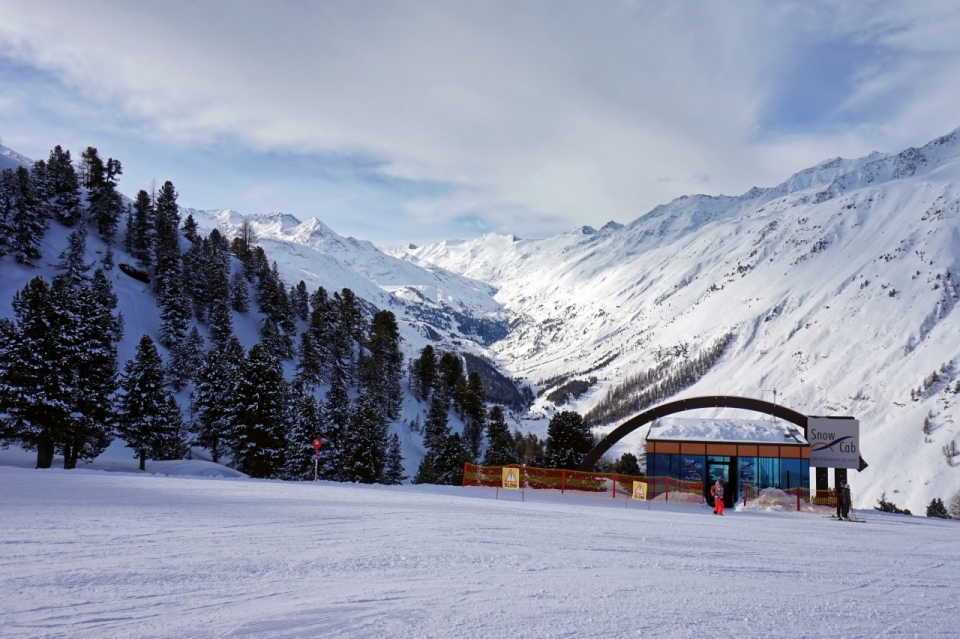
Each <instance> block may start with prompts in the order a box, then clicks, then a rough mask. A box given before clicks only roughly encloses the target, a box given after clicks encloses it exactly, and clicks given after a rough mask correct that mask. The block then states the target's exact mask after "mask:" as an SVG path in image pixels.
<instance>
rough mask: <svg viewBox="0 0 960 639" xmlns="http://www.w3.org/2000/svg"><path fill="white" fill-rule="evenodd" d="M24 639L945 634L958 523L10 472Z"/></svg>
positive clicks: (0, 494) (951, 621)
mask: <svg viewBox="0 0 960 639" xmlns="http://www.w3.org/2000/svg"><path fill="white" fill-rule="evenodd" d="M0 484H2V485H3V487H4V489H3V490H2V491H0V512H2V513H3V517H2V519H0V548H3V552H2V553H0V628H2V632H0V634H2V636H3V637H5V638H7V639H19V638H24V639H26V638H33V637H50V638H55V637H64V638H66V637H69V638H70V639H77V638H85V637H91V638H92V637H96V638H97V639H106V638H112V637H117V638H123V639H128V638H130V637H183V638H188V637H198V638H200V637H221V638H226V637H257V638H283V637H290V638H292V637H344V638H347V637H357V638H361V637H362V638H364V639H371V638H377V637H384V638H393V637H435V638H448V637H451V638H456V637H463V638H471V637H482V638H484V639H496V638H500V637H503V638H504V639H507V638H509V639H523V638H526V637H536V638H541V637H877V636H890V637H897V636H921V637H955V636H956V614H955V613H956V609H957V572H958V569H960V546H958V545H957V543H956V539H957V532H958V530H960V523H958V522H954V521H945V520H935V519H922V518H912V517H906V516H900V515H886V514H880V513H877V512H875V511H870V512H864V513H862V515H863V516H864V518H865V519H866V520H867V523H864V524H853V523H846V522H835V521H830V520H829V519H828V518H826V517H824V516H820V515H810V514H797V513H770V512H764V513H738V512H731V511H730V510H728V511H727V513H726V514H725V516H724V517H716V516H714V515H713V514H712V513H711V511H710V509H709V508H706V507H701V506H699V505H697V506H671V507H669V509H668V507H667V506H664V505H655V506H653V508H652V509H651V510H649V511H648V510H647V509H646V508H644V507H635V506H636V504H633V503H631V504H630V508H629V509H626V508H624V500H622V499H618V500H616V501H614V500H612V499H604V498H599V497H583V498H577V497H572V496H571V495H569V494H568V495H563V496H560V495H554V496H547V495H544V494H542V493H536V492H531V491H528V492H527V501H526V503H520V501H519V495H517V494H515V493H513V494H509V495H508V494H505V492H504V491H501V493H500V497H501V500H499V501H495V500H494V499H493V492H492V491H490V490H488V489H471V488H457V487H426V486H396V487H386V486H358V485H349V484H329V483H325V482H320V483H310V482H305V483H299V482H289V483H284V482H279V481H255V480H248V479H204V478H187V477H182V478H162V477H154V476H149V475H127V474H116V473H102V472H94V471H88V470H77V471H62V470H48V471H36V470H25V469H18V468H9V467H0Z"/></svg>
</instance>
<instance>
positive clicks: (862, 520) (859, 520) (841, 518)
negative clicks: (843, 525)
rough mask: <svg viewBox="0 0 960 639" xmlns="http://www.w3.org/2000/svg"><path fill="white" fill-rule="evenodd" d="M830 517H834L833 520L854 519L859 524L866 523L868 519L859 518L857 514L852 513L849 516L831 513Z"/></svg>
mask: <svg viewBox="0 0 960 639" xmlns="http://www.w3.org/2000/svg"><path fill="white" fill-rule="evenodd" d="M829 519H832V520H833V521H852V522H854V523H857V524H864V523H866V521H867V520H866V519H857V516H856V515H851V516H849V517H837V516H836V515H830V517H829Z"/></svg>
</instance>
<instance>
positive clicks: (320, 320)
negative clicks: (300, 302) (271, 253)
mask: <svg viewBox="0 0 960 639" xmlns="http://www.w3.org/2000/svg"><path fill="white" fill-rule="evenodd" d="M308 321H309V324H310V326H309V328H308V329H307V330H308V331H309V332H310V336H311V337H312V338H313V342H314V344H315V345H316V347H317V354H318V358H319V362H318V366H319V368H320V379H321V380H326V379H328V378H329V375H330V371H331V366H330V363H331V361H332V359H333V348H332V344H333V334H332V329H333V327H334V326H335V325H336V323H337V320H336V309H334V307H333V304H332V303H331V300H330V299H329V298H328V297H327V291H326V290H325V289H324V288H323V287H322V286H321V287H319V288H318V289H317V290H316V291H314V292H313V293H312V294H311V295H310V318H309V320H308Z"/></svg>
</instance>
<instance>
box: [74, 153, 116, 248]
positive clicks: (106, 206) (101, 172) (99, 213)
mask: <svg viewBox="0 0 960 639" xmlns="http://www.w3.org/2000/svg"><path fill="white" fill-rule="evenodd" d="M83 170H84V176H85V180H84V186H85V187H86V188H87V209H88V211H89V214H90V217H91V218H93V219H94V220H95V221H96V223H97V232H99V233H100V237H102V238H103V241H104V242H106V243H107V244H108V245H109V244H113V241H114V238H115V237H116V234H117V226H118V224H119V222H120V216H121V215H122V214H123V209H124V206H123V198H122V197H121V195H120V193H119V192H118V191H117V177H118V176H119V175H121V174H122V173H123V167H122V166H121V165H120V161H119V160H114V159H113V158H109V159H108V160H107V161H106V162H104V161H103V160H102V159H101V158H100V155H99V154H98V152H97V150H96V149H95V148H93V147H92V146H91V147H87V150H86V151H84V152H83Z"/></svg>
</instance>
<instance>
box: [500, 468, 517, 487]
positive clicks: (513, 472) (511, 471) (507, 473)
mask: <svg viewBox="0 0 960 639" xmlns="http://www.w3.org/2000/svg"><path fill="white" fill-rule="evenodd" d="M500 472H501V473H502V475H501V476H502V478H503V487H504V488H510V489H513V490H519V488H520V469H519V468H501V469H500Z"/></svg>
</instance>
